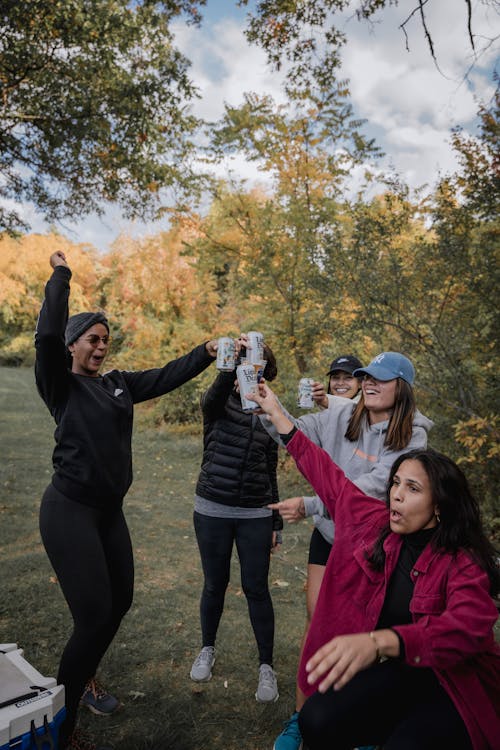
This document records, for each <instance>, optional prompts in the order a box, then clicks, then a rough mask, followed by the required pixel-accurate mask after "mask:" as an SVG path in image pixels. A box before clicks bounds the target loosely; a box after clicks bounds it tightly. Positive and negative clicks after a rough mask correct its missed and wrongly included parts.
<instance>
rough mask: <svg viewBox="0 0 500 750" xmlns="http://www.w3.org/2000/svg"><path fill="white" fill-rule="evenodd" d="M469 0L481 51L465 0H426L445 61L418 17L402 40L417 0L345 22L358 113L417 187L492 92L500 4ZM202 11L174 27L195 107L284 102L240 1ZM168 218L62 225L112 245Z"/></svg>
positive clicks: (210, 113) (440, 167)
mask: <svg viewBox="0 0 500 750" xmlns="http://www.w3.org/2000/svg"><path fill="white" fill-rule="evenodd" d="M473 5H474V11H475V16H474V26H473V32H474V34H475V35H476V41H477V50H478V52H480V51H481V50H482V49H484V50H485V51H483V52H482V53H481V54H478V55H477V58H476V59H474V57H473V53H472V50H471V48H470V44H469V42H468V39H467V35H466V17H465V12H466V11H465V8H466V4H465V3H464V2H459V0H430V1H429V2H428V3H427V5H426V13H427V20H428V24H429V29H430V31H431V33H432V35H433V39H434V43H435V51H436V55H437V58H438V63H439V66H440V70H438V69H437V68H436V66H435V64H434V62H433V61H432V59H431V56H430V54H429V50H428V47H427V43H426V41H425V38H424V34H423V30H422V27H421V25H420V23H419V21H418V17H415V19H414V21H413V22H412V23H410V24H409V25H408V27H407V31H408V35H409V39H408V42H409V46H410V51H409V52H408V51H406V49H405V38H404V35H403V32H402V31H401V30H400V29H399V28H398V27H399V25H400V24H401V23H402V21H403V20H404V19H405V18H406V17H407V16H408V14H409V12H410V11H411V10H412V9H413V8H414V7H415V0H400V2H399V4H398V6H397V7H391V8H389V9H388V10H385V11H384V12H383V14H382V15H381V16H380V23H379V22H378V21H377V19H376V21H375V23H374V24H371V25H367V24H360V23H359V22H357V21H356V19H355V18H353V17H352V15H351V16H346V17H345V19H344V22H343V23H344V29H345V31H346V33H347V36H348V40H349V41H348V44H347V46H346V48H345V50H344V53H343V60H344V65H343V71H342V74H343V76H344V77H346V78H348V79H349V80H350V89H351V97H352V103H353V106H354V111H355V115H356V116H357V117H362V118H366V120H367V124H366V126H365V132H366V133H367V134H368V135H370V136H371V137H375V138H376V139H377V141H378V143H379V145H380V146H381V147H382V149H383V150H384V151H385V152H386V154H387V156H386V158H385V161H384V165H388V164H391V165H392V166H393V167H394V168H395V169H396V170H397V171H398V172H400V174H401V175H402V177H403V178H404V179H405V180H406V181H407V182H408V183H409V184H410V185H411V186H412V187H415V188H416V187H418V186H420V185H422V184H424V183H428V184H430V185H432V184H434V183H435V181H436V179H437V178H438V175H439V173H443V172H444V173H445V172H449V171H451V170H453V168H454V167H455V161H454V155H453V153H452V151H451V148H450V143H449V141H450V129H451V128H452V127H454V126H456V125H461V126H463V127H464V128H465V129H466V130H469V131H470V132H472V133H474V132H476V127H477V119H476V113H477V109H478V104H479V103H480V102H487V101H489V100H490V99H491V97H492V95H493V92H494V82H493V75H492V74H493V69H494V66H495V64H496V63H497V60H498V47H497V48H496V49H495V47H494V46H493V45H490V46H489V47H488V42H487V40H488V38H489V37H492V36H493V35H494V32H495V31H496V33H499V32H500V10H498V9H497V11H496V12H495V11H494V10H492V9H488V8H486V7H485V6H484V4H483V3H482V2H481V0H473ZM203 12H204V16H205V18H204V23H203V25H202V27H201V29H196V28H194V27H186V26H185V25H184V24H177V26H176V41H177V44H178V46H179V47H180V49H181V50H182V51H183V52H184V54H185V55H186V56H187V57H188V58H189V59H190V60H191V61H192V67H191V74H192V77H193V78H194V80H195V82H196V83H197V85H198V87H199V89H200V93H201V99H200V101H199V102H197V103H196V105H195V111H196V113H197V114H199V115H201V116H204V117H206V118H208V119H211V120H215V119H217V118H218V117H219V116H220V115H221V114H222V112H223V107H224V103H225V102H227V103H229V104H231V105H238V104H239V103H241V102H242V100H243V93H244V92H245V91H256V92H259V93H261V92H267V93H270V94H272V95H273V96H274V97H275V98H276V100H278V101H279V100H280V99H281V98H282V94H281V91H280V82H281V81H280V77H279V76H278V75H277V74H276V73H273V72H271V71H270V70H269V69H268V68H267V66H266V63H265V58H264V55H263V53H262V52H261V51H260V50H258V49H257V48H252V47H250V46H249V45H248V44H247V43H246V40H245V38H244V36H243V33H242V28H243V24H244V19H245V14H246V12H247V10H246V9H238V8H236V7H235V3H233V1H232V0H215V2H214V0H208V7H207V8H206V9H205V10H204V11H203ZM473 63H474V65H473V67H472V70H470V71H469V69H470V66H471V65H472V64H473ZM468 71H469V74H468V77H467V79H466V80H464V76H465V75H466V74H467V72H468ZM381 166H383V165H381ZM226 168H230V169H232V170H233V173H234V174H235V175H236V176H239V177H244V178H246V179H248V180H249V181H250V182H251V181H253V180H255V179H260V180H262V176H261V175H259V174H258V173H257V171H256V167H255V165H254V164H249V163H247V162H246V161H245V160H244V159H243V158H235V159H233V160H232V162H231V163H228V164H227V165H225V166H224V167H223V168H221V170H220V174H221V175H222V176H224V173H225V172H224V170H225V169H226ZM25 214H26V217H27V219H28V221H29V222H30V223H31V225H32V228H33V231H38V232H44V231H47V230H48V227H47V225H46V224H45V222H44V221H43V220H42V219H41V218H40V217H39V216H37V215H36V214H34V212H33V211H32V210H30V207H28V206H27V207H25ZM166 226H167V225H166V223H161V222H160V223H156V224H152V223H151V224H148V225H144V224H141V223H137V222H135V223H133V222H130V221H128V220H126V219H124V218H123V217H121V215H120V212H119V210H118V209H117V208H116V207H110V209H109V211H107V212H106V215H105V217H103V218H102V219H100V218H98V217H95V216H90V217H88V218H87V219H85V220H83V221H80V222H78V223H71V222H69V221H67V222H64V223H63V224H62V225H61V226H60V227H59V230H60V231H61V232H62V233H63V234H65V235H66V236H67V237H68V238H69V239H70V240H72V241H75V242H89V243H91V244H93V245H95V246H96V247H97V248H98V249H100V250H102V251H106V250H107V249H108V248H109V246H110V244H111V243H112V242H113V240H114V239H115V238H116V237H117V236H118V235H119V234H120V233H125V234H127V233H128V234H133V235H134V236H142V235H145V234H153V233H155V232H157V231H160V230H161V229H165V228H166Z"/></svg>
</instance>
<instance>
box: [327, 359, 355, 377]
mask: <svg viewBox="0 0 500 750" xmlns="http://www.w3.org/2000/svg"><path fill="white" fill-rule="evenodd" d="M361 367H363V365H362V364H361V362H360V361H359V359H358V358H357V357H353V356H352V354H342V355H341V356H340V357H337V359H334V360H333V362H332V364H331V365H330V369H329V370H328V372H327V373H326V374H327V375H331V374H332V372H337V371H338V370H342V372H348V373H349V374H350V375H352V374H353V372H354V370H359V368H361Z"/></svg>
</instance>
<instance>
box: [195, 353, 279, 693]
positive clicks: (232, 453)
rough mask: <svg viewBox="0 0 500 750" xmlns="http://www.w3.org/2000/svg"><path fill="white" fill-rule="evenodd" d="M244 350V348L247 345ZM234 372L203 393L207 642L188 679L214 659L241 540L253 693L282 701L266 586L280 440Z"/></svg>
mask: <svg viewBox="0 0 500 750" xmlns="http://www.w3.org/2000/svg"><path fill="white" fill-rule="evenodd" d="M243 352H244V350H243ZM264 358H265V360H266V361H267V364H266V367H265V370H264V377H265V379H266V380H268V381H269V380H274V378H275V377H276V375H277V367H276V359H275V357H274V354H273V353H272V351H271V349H270V348H269V347H268V346H267V345H266V346H264ZM235 379H236V374H235V372H234V371H233V372H220V373H219V375H218V377H217V378H216V380H215V381H214V382H213V383H212V385H211V386H210V388H209V389H208V390H207V391H206V393H205V394H204V395H203V397H202V401H201V406H202V411H203V460H202V464H201V471H200V476H199V478H198V483H197V486H196V496H195V509H194V528H195V531H196V538H197V541H198V547H199V549H200V555H201V562H202V566H203V574H204V578H205V580H204V586H203V592H202V595H201V602H200V619H201V631H202V649H201V651H200V653H199V654H198V656H197V657H196V659H195V661H194V663H193V666H192V669H191V679H193V680H195V681H196V682H206V681H207V680H209V679H210V678H211V676H212V667H213V664H214V662H215V638H216V635H217V628H218V626H219V622H220V618H221V616H222V612H223V609H224V597H225V593H226V588H227V585H228V583H229V574H230V563H231V554H232V550H233V543H236V549H237V551H238V557H239V561H240V568H241V583H242V588H243V591H244V593H245V596H246V598H247V602H248V611H249V614H250V621H251V623H252V628H253V631H254V635H255V639H256V641H257V647H258V650H259V662H260V667H259V683H258V687H257V692H256V693H255V697H256V699H257V700H258V701H260V702H263V703H267V702H272V701H275V700H277V698H278V686H277V682H276V675H275V673H274V670H273V644H274V611H273V604H272V601H271V595H270V593H269V586H268V580H267V579H268V574H269V561H270V552H271V551H272V550H273V549H274V548H275V547H276V546H277V544H279V543H280V541H281V539H280V534H279V532H280V530H281V529H282V527H283V521H282V519H281V517H280V516H279V514H277V513H276V512H275V511H271V510H269V509H268V507H267V506H268V504H269V503H272V502H276V501H277V498H278V485H277V478H276V467H277V463H278V451H277V444H276V443H275V442H274V441H273V440H272V439H271V438H270V437H269V435H268V434H267V432H266V431H265V430H264V429H263V427H262V425H261V424H260V420H259V418H258V417H257V416H256V415H255V414H247V413H245V412H244V411H243V410H242V408H241V399H240V394H239V392H238V388H237V385H236V382H235Z"/></svg>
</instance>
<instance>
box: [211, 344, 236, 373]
mask: <svg viewBox="0 0 500 750" xmlns="http://www.w3.org/2000/svg"><path fill="white" fill-rule="evenodd" d="M215 366H216V367H217V369H218V370H222V372H232V371H233V370H234V368H235V366H236V345H235V343H234V339H232V338H230V337H229V336H222V337H221V338H220V339H219V340H218V341H217V360H216V364H215Z"/></svg>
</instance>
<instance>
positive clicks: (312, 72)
mask: <svg viewBox="0 0 500 750" xmlns="http://www.w3.org/2000/svg"><path fill="white" fill-rule="evenodd" d="M439 2H440V0H411V2H410V10H409V11H408V10H405V11H403V12H402V16H401V23H400V24H399V29H400V31H401V37H402V40H403V39H404V40H405V44H406V49H408V50H409V49H410V47H409V42H408V33H407V29H408V28H409V26H410V24H412V23H414V22H417V23H420V25H421V28H422V32H423V33H424V35H425V39H426V42H427V45H428V48H429V53H430V55H431V56H432V59H433V60H434V62H435V64H436V65H438V62H439V61H438V57H437V55H436V52H435V38H434V32H433V30H432V28H431V27H430V25H429V22H428V20H427V16H426V13H427V10H428V8H429V7H430V6H431V5H432V4H433V3H436V4H437V3H439ZM240 4H241V5H244V6H246V5H248V0H240ZM398 4H399V3H398V0H356V1H355V2H354V1H353V0H308V1H307V2H303V0H258V2H256V4H255V9H254V10H253V11H252V12H251V13H249V21H248V27H247V31H246V34H247V38H248V40H249V41H250V42H253V43H255V44H258V45H259V46H260V47H262V49H263V50H264V51H265V52H266V54H267V58H268V62H269V63H270V65H272V66H273V67H274V68H275V69H278V70H279V69H280V68H282V67H284V66H285V65H286V66H287V74H286V77H287V90H288V92H289V94H290V95H291V96H310V94H311V91H312V90H313V89H314V88H319V89H321V90H323V92H325V91H328V90H329V89H330V88H332V87H333V86H334V84H335V80H336V76H337V72H338V68H339V66H340V63H341V55H342V48H343V46H344V44H346V42H347V38H346V35H345V33H344V31H342V27H343V20H344V19H345V15H346V13H347V12H350V13H351V14H355V15H356V17H357V18H358V20H359V21H362V22H368V23H371V22H372V21H373V20H374V19H376V18H379V17H380V16H381V15H383V13H384V11H388V10H389V8H390V7H391V6H394V5H398ZM482 4H483V5H485V6H489V7H490V8H491V9H492V12H494V13H495V12H498V2H497V0H482ZM477 10H478V9H477V7H476V8H473V4H472V1H471V0H465V3H462V4H461V6H460V10H459V11H457V10H456V9H455V7H453V10H452V8H451V3H450V13H451V12H453V13H455V12H460V13H462V14H463V24H464V27H465V28H466V29H467V34H468V38H469V43H470V50H471V52H472V53H473V55H474V57H479V56H480V54H481V52H482V51H484V50H485V49H487V48H488V47H489V46H490V45H491V44H493V43H494V42H495V41H496V40H497V39H498V35H496V36H493V37H491V38H489V39H484V38H478V37H477V36H476V34H475V33H474V16H475V13H477Z"/></svg>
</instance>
